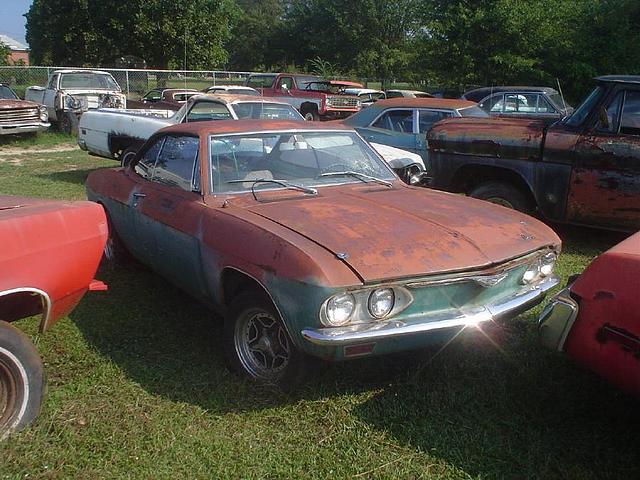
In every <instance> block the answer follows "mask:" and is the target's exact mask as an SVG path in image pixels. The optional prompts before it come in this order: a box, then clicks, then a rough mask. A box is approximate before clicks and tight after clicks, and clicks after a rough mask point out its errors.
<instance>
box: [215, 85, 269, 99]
mask: <svg viewBox="0 0 640 480" xmlns="http://www.w3.org/2000/svg"><path fill="white" fill-rule="evenodd" d="M205 93H211V94H213V95H226V94H230V95H252V96H254V97H259V96H260V92H259V91H258V90H256V89H255V88H251V87H245V86H243V85H213V86H211V87H209V88H207V89H206V90H205Z"/></svg>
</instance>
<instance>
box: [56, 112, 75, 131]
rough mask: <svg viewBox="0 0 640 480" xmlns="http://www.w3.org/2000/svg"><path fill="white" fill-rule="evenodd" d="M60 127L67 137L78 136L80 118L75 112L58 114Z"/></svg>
mask: <svg viewBox="0 0 640 480" xmlns="http://www.w3.org/2000/svg"><path fill="white" fill-rule="evenodd" d="M58 127H59V128H60V131H61V132H62V133H66V134H67V135H77V134H78V117H76V114H75V113H73V112H59V113H58Z"/></svg>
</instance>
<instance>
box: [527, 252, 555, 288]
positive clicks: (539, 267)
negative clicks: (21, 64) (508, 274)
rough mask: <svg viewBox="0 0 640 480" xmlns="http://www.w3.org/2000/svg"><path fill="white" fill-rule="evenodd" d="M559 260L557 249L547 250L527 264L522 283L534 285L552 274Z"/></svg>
mask: <svg viewBox="0 0 640 480" xmlns="http://www.w3.org/2000/svg"><path fill="white" fill-rule="evenodd" d="M557 260H558V253H557V252H556V251H555V250H547V251H545V252H542V253H541V254H540V255H537V256H536V257H535V258H534V259H533V261H531V262H529V263H528V264H527V268H526V270H525V271H524V273H523V274H522V278H521V279H520V283H521V284H522V285H534V284H536V283H538V282H540V281H542V280H544V279H545V278H548V277H550V276H552V275H553V270H554V268H555V264H556V261H557Z"/></svg>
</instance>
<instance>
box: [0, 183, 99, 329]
mask: <svg viewBox="0 0 640 480" xmlns="http://www.w3.org/2000/svg"><path fill="white" fill-rule="evenodd" d="M107 235H108V229H107V220H106V218H105V214H104V211H103V209H102V207H100V205H97V204H95V203H91V202H66V201H55V200H39V199H32V198H24V197H13V196H4V195H3V196H0V244H1V245H2V248H1V249H0V271H1V272H2V275H1V276H0V320H5V321H13V320H17V319H19V318H23V317H26V316H30V315H35V314H37V313H42V314H43V318H42V323H41V325H40V330H41V331H44V330H46V329H47V328H49V327H50V326H51V325H52V324H53V323H54V322H55V321H56V320H58V319H59V318H61V317H63V316H65V315H66V314H68V313H69V312H70V311H71V310H72V309H73V308H74V307H75V306H76V305H77V303H78V302H79V301H80V299H81V298H82V296H83V295H84V294H85V292H86V291H87V290H89V289H101V288H103V287H102V285H101V284H100V283H99V282H97V283H96V282H94V281H93V277H94V275H95V273H96V270H97V268H98V263H99V262H100V258H101V256H102V250H103V248H104V244H105V242H106V239H107Z"/></svg>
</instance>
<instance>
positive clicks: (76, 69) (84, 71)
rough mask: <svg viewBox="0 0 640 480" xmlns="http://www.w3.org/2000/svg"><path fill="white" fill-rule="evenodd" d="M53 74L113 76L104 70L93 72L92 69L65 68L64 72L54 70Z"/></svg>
mask: <svg viewBox="0 0 640 480" xmlns="http://www.w3.org/2000/svg"><path fill="white" fill-rule="evenodd" d="M53 73H97V74H100V75H111V74H110V73H109V72H105V71H104V70H92V69H90V68H84V69H83V68H75V69H73V68H64V69H62V70H54V72H53Z"/></svg>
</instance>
